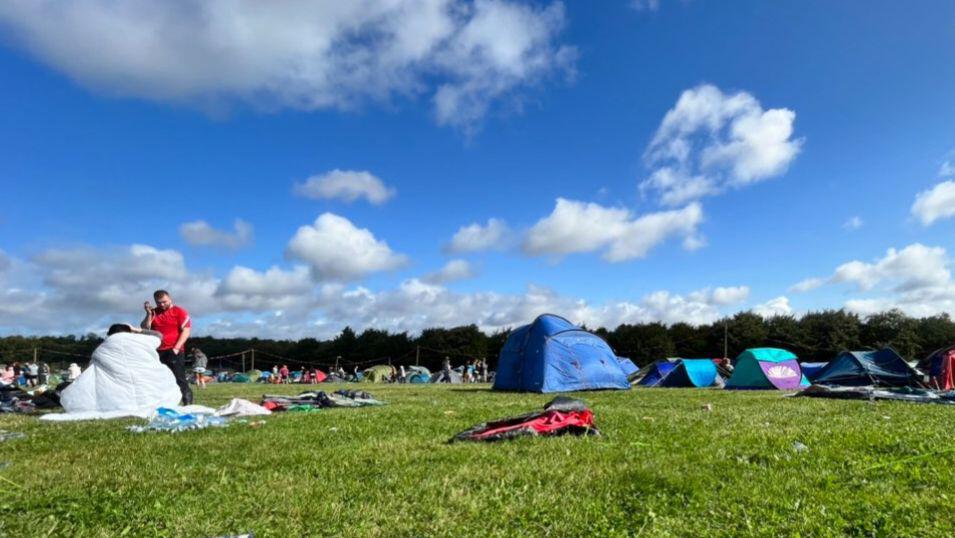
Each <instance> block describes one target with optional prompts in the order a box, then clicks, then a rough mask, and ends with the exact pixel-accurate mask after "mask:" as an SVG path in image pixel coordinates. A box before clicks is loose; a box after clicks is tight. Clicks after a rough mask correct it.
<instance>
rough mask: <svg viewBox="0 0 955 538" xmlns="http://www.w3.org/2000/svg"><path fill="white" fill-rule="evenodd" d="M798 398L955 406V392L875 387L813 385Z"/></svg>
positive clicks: (800, 393)
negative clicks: (892, 401)
mask: <svg viewBox="0 0 955 538" xmlns="http://www.w3.org/2000/svg"><path fill="white" fill-rule="evenodd" d="M796 396H808V397H812V398H835V399H840V400H897V401H903V402H916V403H937V404H949V405H955V390H949V391H944V390H931V389H918V388H912V387H899V388H876V387H873V386H863V387H839V386H829V385H812V386H810V387H809V388H807V389H805V390H803V391H801V392H798V393H796Z"/></svg>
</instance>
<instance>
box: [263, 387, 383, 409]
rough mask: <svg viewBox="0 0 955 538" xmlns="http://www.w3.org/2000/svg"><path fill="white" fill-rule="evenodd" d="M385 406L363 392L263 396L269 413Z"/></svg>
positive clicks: (345, 391) (312, 392) (264, 404)
mask: <svg viewBox="0 0 955 538" xmlns="http://www.w3.org/2000/svg"><path fill="white" fill-rule="evenodd" d="M369 405H385V402H381V401H378V400H376V399H375V398H374V397H373V396H372V395H371V394H369V393H367V392H365V391H363V390H338V391H335V392H333V393H331V394H327V393H326V392H325V391H322V390H320V391H317V392H316V391H309V392H303V393H301V394H299V395H298V396H282V395H269V394H266V395H265V396H262V407H264V408H265V409H268V410H269V411H298V412H302V411H305V412H307V411H312V410H317V409H323V408H327V407H364V406H369Z"/></svg>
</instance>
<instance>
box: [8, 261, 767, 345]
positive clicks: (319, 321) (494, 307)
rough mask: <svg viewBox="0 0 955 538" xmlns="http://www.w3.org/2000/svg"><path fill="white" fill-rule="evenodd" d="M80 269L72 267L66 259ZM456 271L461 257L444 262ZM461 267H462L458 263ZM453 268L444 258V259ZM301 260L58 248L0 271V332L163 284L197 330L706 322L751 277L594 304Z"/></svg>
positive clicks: (68, 320) (102, 316)
mask: <svg viewBox="0 0 955 538" xmlns="http://www.w3.org/2000/svg"><path fill="white" fill-rule="evenodd" d="M71 267H74V268H76V270H75V271H73V272H72V273H73V274H72V275H67V274H66V273H69V272H70V271H69V268H71ZM449 267H450V268H451V269H450V270H448V271H447V272H446V273H447V274H451V273H456V274H457V275H458V276H460V275H461V272H460V271H459V270H460V268H461V267H462V266H461V265H460V264H449ZM455 267H457V269H455ZM446 269H447V268H446ZM311 277H312V275H311V271H310V269H309V268H307V267H305V266H293V267H291V268H288V269H286V268H281V267H275V266H273V267H270V268H268V269H267V270H264V271H259V270H255V269H252V268H248V267H241V266H239V267H235V268H233V269H232V270H230V271H228V272H227V273H226V274H225V276H224V277H222V278H221V279H220V278H218V277H216V276H214V275H212V274H209V273H206V272H202V271H194V270H189V269H188V268H187V267H186V264H185V261H184V259H183V257H182V255H181V254H180V253H178V252H176V251H171V250H160V249H156V248H154V247H150V246H146V245H134V246H130V247H122V248H114V249H96V248H93V247H81V248H73V249H57V250H50V251H45V252H43V253H41V254H40V255H38V256H36V257H34V258H32V259H30V260H27V261H24V260H19V259H17V258H11V265H10V269H9V270H8V271H7V272H6V273H3V274H2V275H0V332H2V333H7V334H12V333H28V334H36V333H53V334H63V333H68V334H84V333H87V332H97V333H99V334H102V333H103V331H105V328H106V327H108V326H109V324H111V323H114V322H131V323H136V322H138V321H139V319H141V317H142V307H141V305H142V301H144V300H146V299H149V298H151V294H152V291H153V290H155V289H157V288H165V289H168V290H169V291H170V292H171V293H172V295H173V298H174V300H175V301H176V303H177V304H180V305H182V306H184V307H186V308H187V309H189V311H190V313H191V314H192V315H193V319H194V322H195V327H196V329H195V332H196V334H201V335H207V334H212V335H216V336H222V337H226V336H244V337H252V336H257V337H261V338H302V337H305V336H310V337H318V338H329V337H332V336H334V335H335V334H337V333H338V332H339V331H341V329H342V327H344V326H346V325H350V326H351V327H353V328H355V329H356V330H359V331H360V330H364V329H366V328H378V329H387V330H392V331H410V332H412V333H418V332H420V331H421V330H422V329H425V328H428V327H449V326H456V325H466V324H471V323H475V324H477V325H478V326H479V327H481V329H483V330H485V331H494V330H499V329H502V328H506V327H516V326H518V325H521V324H524V323H528V322H529V321H531V320H533V319H534V318H535V317H536V316H538V315H539V314H542V313H545V312H553V313H557V314H561V315H564V316H566V317H568V318H569V319H571V320H572V321H575V322H578V323H586V324H587V325H588V326H591V327H600V326H604V327H610V328H612V327H616V326H617V325H620V324H622V323H645V322H650V321H662V322H665V323H675V322H678V321H681V322H687V323H692V324H700V323H710V322H712V321H715V320H716V319H718V318H719V317H720V316H721V315H723V313H722V312H721V309H722V308H724V307H726V306H728V305H730V304H735V303H737V302H739V301H742V300H745V297H746V295H747V294H748V288H747V287H745V286H738V287H716V288H706V289H703V290H698V291H694V292H690V293H688V294H685V295H680V294H674V293H671V292H668V291H662V290H661V291H656V292H653V293H650V294H648V295H646V296H644V297H641V298H637V299H635V300H621V301H611V302H606V303H599V304H598V303H591V302H588V301H586V300H584V299H581V298H575V297H570V296H566V295H561V294H559V293H557V292H556V291H554V290H552V289H548V288H542V287H539V286H533V285H531V286H529V287H528V288H527V290H526V291H524V292H523V293H515V294H505V293H496V292H472V293H456V292H453V291H451V290H449V289H447V288H446V287H444V286H442V285H440V284H438V283H435V282H424V281H422V280H419V279H410V280H405V281H403V282H402V283H400V284H399V285H398V286H397V287H394V288H390V289H383V290H379V291H372V290H370V289H367V288H364V287H361V286H358V287H346V286H345V285H343V284H339V283H330V284H329V283H326V284H315V283H314V280H313V279H312V278H311Z"/></svg>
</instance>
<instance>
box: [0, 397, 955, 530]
mask: <svg viewBox="0 0 955 538" xmlns="http://www.w3.org/2000/svg"><path fill="white" fill-rule="evenodd" d="M323 388H326V390H327V389H328V388H329V387H323ZM363 388H366V389H369V390H371V391H372V392H373V394H374V395H375V396H376V397H378V398H380V399H383V400H386V401H388V402H389V405H387V406H385V407H380V408H361V409H333V410H323V411H321V412H318V413H311V414H298V415H295V414H286V415H274V416H271V417H266V424H264V425H262V426H260V427H258V428H253V427H251V426H250V425H249V424H233V425H231V426H229V427H228V428H225V429H206V430H200V431H190V432H184V433H180V434H174V435H171V434H163V433H151V434H133V433H130V432H127V431H126V426H128V425H129V424H131V423H136V422H137V421H124V420H120V421H104V422H86V423H75V424H52V423H41V422H39V421H38V420H37V419H36V418H35V417H22V416H2V417H0V429H6V430H11V431H22V432H25V433H27V434H28V436H29V437H28V438H26V439H20V440H12V441H8V442H5V443H0V462H8V463H9V465H8V466H7V467H5V468H3V469H2V470H0V477H2V479H0V482H2V483H0V534H3V535H9V536H120V535H124V534H125V535H132V536H138V535H157V536H217V535H222V534H227V533H239V532H248V531H254V532H255V534H256V536H315V535H335V536H339V535H344V536H430V535H439V536H464V535H472V536H487V535H508V536H513V535H552V536H580V535H606V536H609V535H621V536H623V535H644V536H826V535H832V536H836V535H850V536H952V535H955V518H953V517H951V507H952V506H953V504H955V473H953V472H952V468H953V465H955V451H953V447H955V445H953V443H952V441H953V438H955V436H953V429H952V427H953V425H955V408H948V407H944V406H934V405H916V404H905V403H895V402H887V403H877V404H870V403H867V402H849V401H835V400H816V399H808V398H805V399H803V398H783V397H782V396H781V395H780V394H779V393H774V392H731V391H719V390H680V389H649V390H632V391H627V392H621V391H617V392H597V393H580V396H581V397H583V398H584V399H585V400H586V401H587V402H588V403H589V404H590V405H591V407H592V408H593V409H594V412H595V414H596V422H597V425H598V426H599V428H600V429H601V431H602V432H603V433H604V435H603V436H602V437H595V438H575V437H565V438H551V439H521V440H516V441H510V442H503V443H497V444H473V443H459V444H454V445H448V444H446V441H447V440H448V439H449V438H450V437H451V436H452V435H454V434H455V433H457V432H458V431H460V430H463V429H465V428H467V427H468V426H471V425H473V424H474V423H477V422H482V421H485V420H488V419H494V418H499V417H503V416H508V415H513V414H516V413H523V412H526V411H529V410H535V409H539V408H540V407H541V406H542V404H544V403H545V402H546V401H548V400H549V399H550V398H551V396H549V395H535V394H504V393H493V392H490V391H489V390H487V387H486V386H468V387H462V386H432V385H428V386H420V385H410V386H408V385H404V386H383V385H380V386H372V385H366V386H363ZM298 390H299V387H296V386H285V387H278V388H273V387H264V386H262V385H235V384H221V385H213V386H211V387H210V388H209V389H208V390H205V391H199V392H198V402H197V403H202V404H206V405H212V406H216V405H219V404H222V403H225V402H226V401H228V400H229V398H231V397H233V396H241V397H246V398H249V399H252V400H253V401H256V400H257V399H258V398H259V397H260V396H261V394H262V393H263V391H268V392H286V393H295V392H297V391H298ZM706 403H710V404H712V407H713V410H712V411H711V412H710V411H706V410H704V409H703V408H702V406H703V405H704V404H706ZM797 441H798V442H800V443H803V444H805V445H806V446H807V447H808V450H805V451H797V450H795V449H794V443H796V442H797ZM13 484H16V485H13Z"/></svg>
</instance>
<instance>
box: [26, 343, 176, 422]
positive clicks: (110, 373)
mask: <svg viewBox="0 0 955 538" xmlns="http://www.w3.org/2000/svg"><path fill="white" fill-rule="evenodd" d="M160 339H161V335H160V334H159V333H157V332H155V331H148V330H142V329H139V328H137V327H132V326H130V325H123V324H116V325H113V326H111V327H110V328H109V332H108V333H107V337H106V340H104V341H103V343H102V344H100V345H99V347H97V348H96V350H94V351H93V357H92V361H90V365H89V367H88V368H87V369H86V370H85V371H84V372H83V373H82V374H81V375H80V377H79V378H78V379H77V380H76V381H74V382H73V383H72V384H71V385H70V386H69V387H67V388H66V389H65V390H64V391H63V394H62V395H61V396H60V403H61V404H62V405H63V409H64V410H65V411H66V414H65V415H59V416H56V415H46V416H49V417H50V418H49V419H47V420H70V419H86V418H112V417H116V416H127V415H128V416H147V415H148V414H149V413H151V412H153V411H155V409H156V408H158V407H174V406H176V405H178V404H179V400H180V399H181V398H182V393H181V392H180V390H179V387H178V386H177V385H176V377H175V376H174V375H173V373H172V371H170V370H169V368H167V367H166V366H165V365H163V364H162V363H161V362H159V354H158V353H157V352H156V348H158V347H159V343H160ZM46 416H45V417H46ZM45 417H44V418H45ZM54 417H56V418H54Z"/></svg>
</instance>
